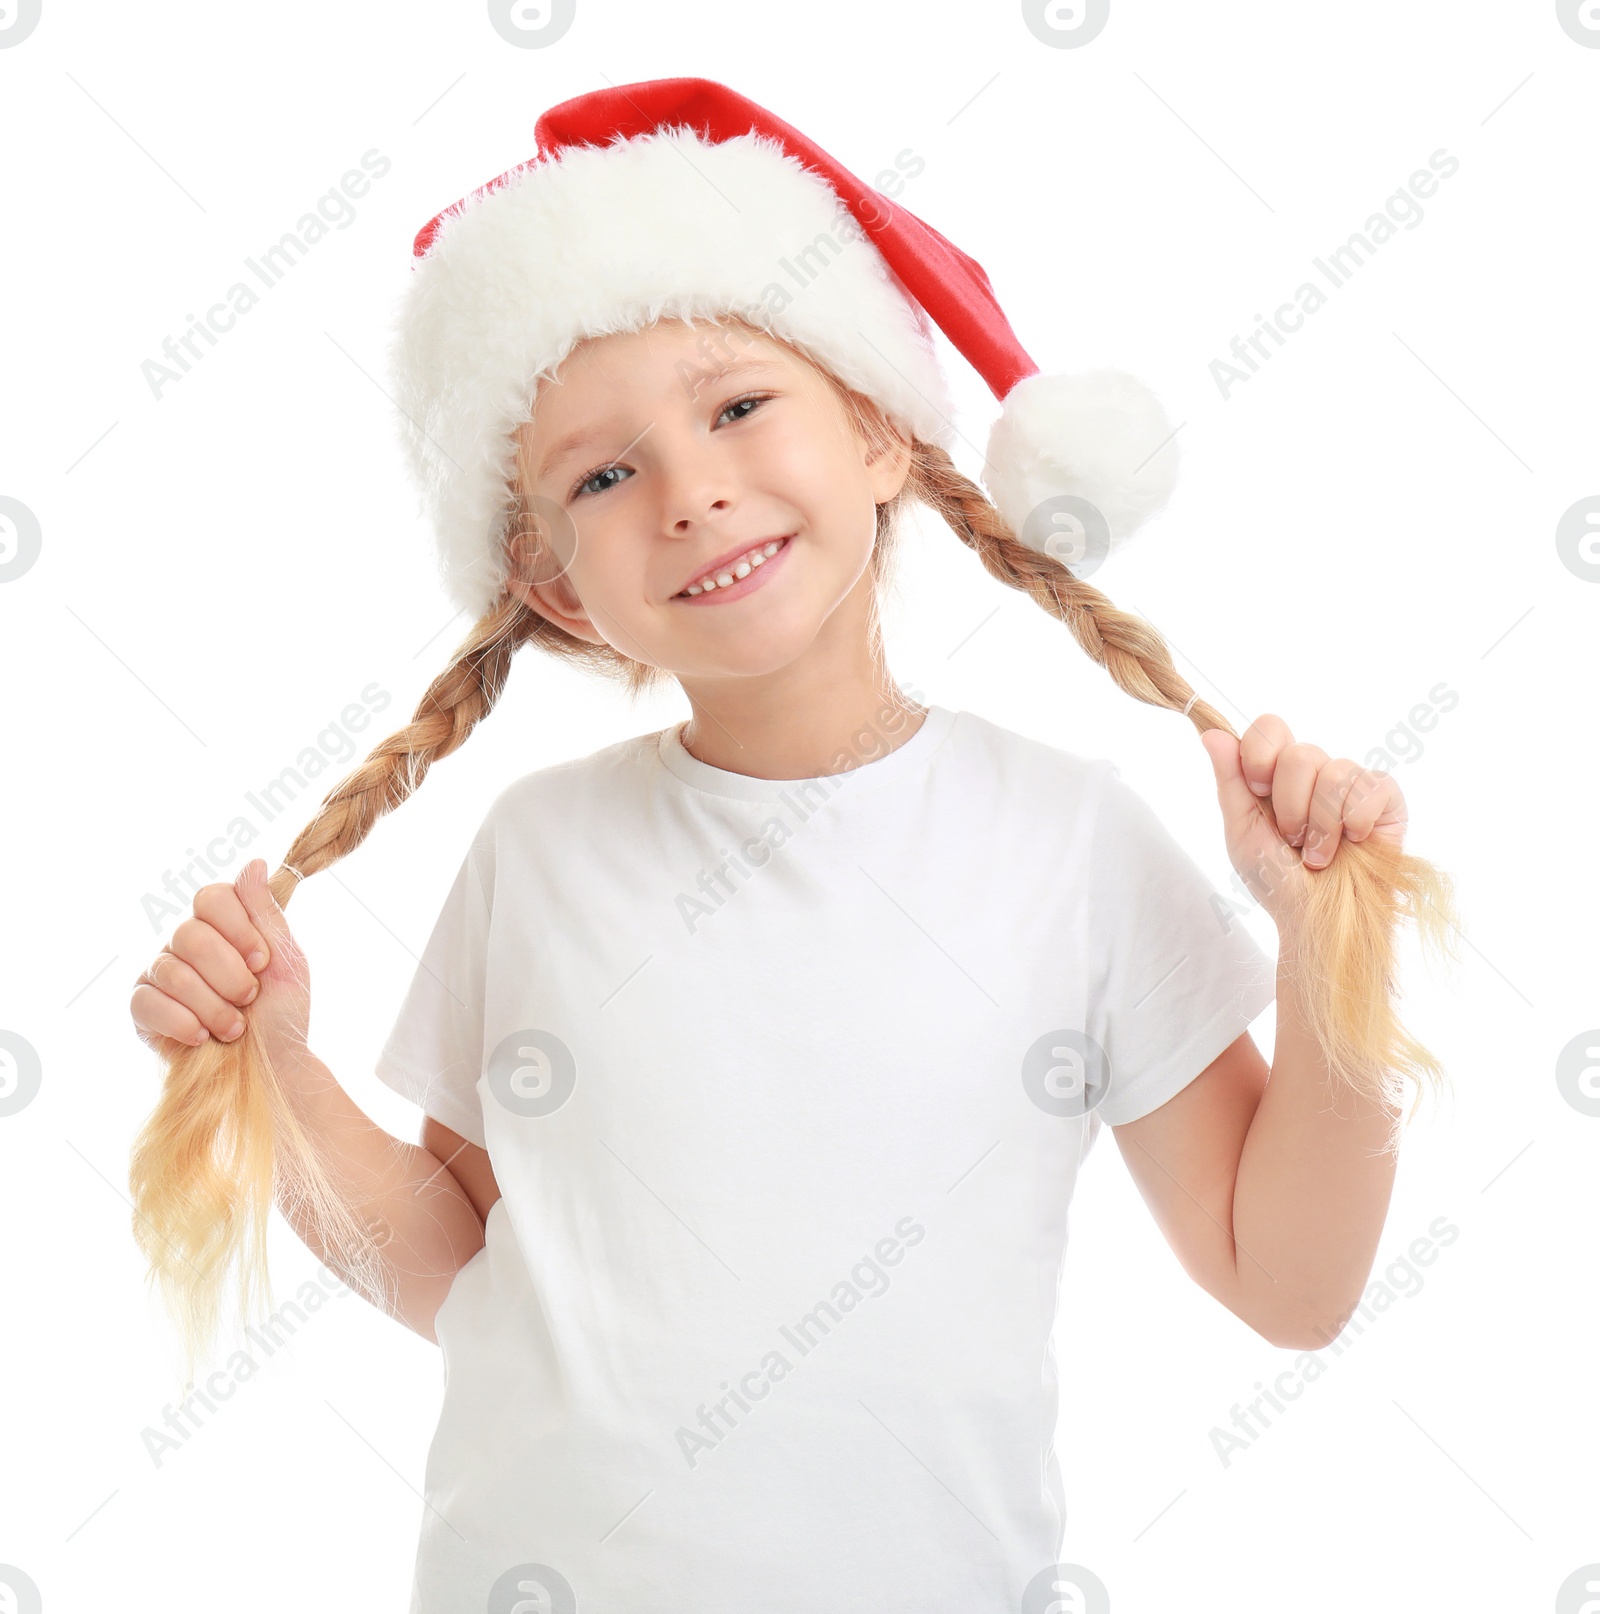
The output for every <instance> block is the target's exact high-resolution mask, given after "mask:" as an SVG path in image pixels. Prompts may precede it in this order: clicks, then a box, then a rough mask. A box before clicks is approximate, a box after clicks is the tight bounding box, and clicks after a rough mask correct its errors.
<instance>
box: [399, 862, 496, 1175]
mask: <svg viewBox="0 0 1600 1614" xmlns="http://www.w3.org/2000/svg"><path fill="white" fill-rule="evenodd" d="M488 942H489V900H488V897H487V896H486V895H485V893H484V887H483V881H482V875H481V873H480V868H479V846H478V843H477V842H476V841H475V842H474V844H473V846H472V848H471V850H470V851H468V853H467V855H466V857H465V858H464V859H463V860H462V864H461V867H460V869H459V871H458V872H457V874H456V878H455V883H454V884H453V885H452V886H451V887H450V893H449V895H448V896H447V897H446V898H445V899H444V906H443V908H441V909H440V912H439V917H438V918H437V919H436V920H435V921H434V926H433V933H432V934H431V935H430V936H429V937H428V940H427V943H426V945H425V946H424V948H423V952H422V958H421V960H420V962H419V963H418V965H417V970H416V974H415V975H413V976H412V978H411V985H410V987H409V988H408V989H407V991H406V995H405V998H404V999H403V1001H402V1002H401V1005H400V1012H399V1014H398V1016H397V1017H396V1019H395V1023H394V1029H393V1030H392V1031H391V1032H390V1033H389V1040H388V1041H387V1042H386V1043H385V1044H384V1045H383V1049H382V1051H381V1052H380V1053H379V1055H378V1063H377V1067H376V1074H377V1077H378V1080H379V1081H381V1082H383V1083H384V1084H385V1085H386V1086H389V1087H392V1088H393V1089H394V1090H395V1091H396V1092H397V1093H403V1094H404V1095H405V1096H406V1097H407V1098H409V1099H410V1100H411V1101H412V1102H413V1103H414V1104H416V1105H418V1106H419V1107H420V1108H421V1109H422V1110H423V1111H424V1112H425V1113H426V1114H428V1115H431V1116H432V1117H433V1118H434V1119H435V1120H436V1121H442V1122H443V1123H444V1124H445V1125H446V1126H447V1127H449V1128H450V1129H451V1131H453V1132H459V1133H460V1134H461V1136H462V1137H464V1138H467V1139H469V1140H470V1141H471V1142H473V1143H475V1144H477V1145H478V1147H479V1148H480V1149H481V1148H484V1147H486V1144H485V1141H484V1130H483V1105H482V1102H481V1101H480V1099H479V1098H478V1092H477V1087H478V1076H479V1074H480V1072H481V1070H482V1066H483V1011H484V981H485V969H486V957H487V952H488Z"/></svg>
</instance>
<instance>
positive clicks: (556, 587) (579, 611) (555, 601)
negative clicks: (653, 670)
mask: <svg viewBox="0 0 1600 1614" xmlns="http://www.w3.org/2000/svg"><path fill="white" fill-rule="evenodd" d="M539 553H540V554H542V555H543V557H544V558H543V559H542V560H541V561H539V562H537V563H534V562H530V561H529V560H528V559H527V541H526V539H525V538H523V539H521V540H514V541H513V542H512V544H511V567H510V572H509V574H508V576H507V578H506V592H507V593H508V594H510V595H511V596H512V597H513V598H514V599H518V600H521V601H522V603H523V604H524V605H526V606H527V607H528V609H529V610H530V611H537V612H538V613H539V615H540V616H542V617H544V618H545V619H546V620H547V621H550V622H553V623H555V625H556V626H557V627H558V628H564V629H565V630H566V631H567V632H568V633H570V634H571V635H572V636H573V638H575V639H584V640H586V641H587V642H588V643H590V644H605V643H606V642H607V641H606V639H605V637H604V635H602V634H600V633H598V632H597V631H596V630H595V625H594V623H593V622H592V621H591V620H590V618H589V613H588V612H587V611H585V610H584V608H583V601H582V600H580V599H579V598H578V591H577V590H576V589H575V588H574V587H573V586H572V580H571V579H570V578H569V577H568V576H567V574H566V573H565V572H561V573H560V574H559V575H558V576H556V577H554V578H550V577H549V573H550V570H551V567H552V562H551V560H550V558H549V554H548V551H544V550H540V551H539ZM547 578H548V579H549V580H548V581H545V579H547Z"/></svg>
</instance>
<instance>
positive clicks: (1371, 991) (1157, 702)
mask: <svg viewBox="0 0 1600 1614" xmlns="http://www.w3.org/2000/svg"><path fill="white" fill-rule="evenodd" d="M909 483H910V486H911V488H912V489H913V490H914V492H915V493H916V495H917V496H918V497H919V498H921V499H922V500H923V501H924V502H925V503H926V504H928V505H930V506H931V507H932V508H933V509H935V510H937V511H938V512H939V514H940V515H941V516H943V518H944V519H945V521H946V522H947V523H948V524H949V526H950V528H951V530H952V531H953V532H954V533H955V534H956V536H957V537H958V538H959V539H960V540H961V541H962V543H964V544H966V545H967V547H968V548H969V549H971V550H973V551H974V552H975V553H976V554H977V556H978V559H979V560H980V561H982V562H983V565H984V569H985V570H986V571H988V572H989V574H990V575H991V576H992V577H996V578H998V579H999V580H1000V581H1001V582H1002V583H1006V584H1008V585H1009V586H1010V587H1012V588H1014V589H1017V590H1019V591H1020V592H1021V593H1024V594H1026V595H1027V596H1028V597H1029V598H1030V599H1031V600H1032V601H1033V602H1034V603H1035V604H1036V605H1038V606H1039V607H1040V608H1041V609H1042V610H1045V611H1048V612H1049V613H1050V615H1051V616H1053V617H1055V618H1056V619H1057V620H1058V621H1061V622H1064V623H1065V624H1066V625H1067V626H1068V627H1069V628H1070V629H1071V630H1072V634H1073V637H1074V638H1075V639H1076V640H1077V641H1078V643H1079V644H1080V645H1082V646H1083V648H1084V651H1085V652H1086V653H1087V654H1088V656H1089V658H1090V659H1091V660H1092V661H1095V662H1097V663H1098V664H1099V665H1100V666H1102V667H1104V668H1105V669H1106V671H1107V672H1108V673H1110V674H1111V676H1112V677H1113V678H1114V679H1115V680H1116V682H1117V684H1118V686H1119V687H1120V688H1122V689H1124V690H1126V691H1127V693H1128V694H1130V695H1132V696H1133V697H1134V699H1135V700H1140V701H1144V702H1146V703H1147V704H1148V705H1151V706H1162V707H1166V708H1168V709H1170V710H1172V711H1176V712H1179V713H1181V714H1183V715H1184V716H1186V717H1188V719H1189V721H1190V722H1191V723H1193V724H1194V726H1195V729H1196V731H1197V732H1198V733H1201V734H1204V733H1205V732H1206V731H1207V730H1208V729H1223V730H1225V731H1226V732H1227V733H1228V734H1230V735H1233V737H1234V738H1235V739H1237V738H1238V735H1237V734H1235V733H1234V730H1233V728H1232V726H1231V725H1230V724H1229V723H1228V721H1227V719H1226V718H1225V717H1223V715H1222V714H1221V713H1220V712H1219V711H1217V709H1216V708H1215V707H1214V706H1211V705H1208V704H1207V703H1206V702H1205V701H1203V700H1201V699H1200V698H1199V697H1198V696H1197V695H1196V694H1195V692H1194V690H1193V689H1192V688H1191V686H1190V685H1189V684H1188V683H1186V682H1185V680H1184V679H1183V677H1182V676H1181V675H1180V674H1179V672H1178V671H1177V669H1176V668H1175V667H1174V666H1173V664H1172V656H1171V654H1170V652H1169V651H1168V650H1167V645H1166V641H1165V640H1164V639H1163V638H1162V637H1161V635H1160V634H1159V633H1157V632H1156V630H1155V629H1154V628H1153V627H1151V626H1150V624H1149V623H1148V622H1145V621H1143V620H1141V619H1140V618H1139V617H1136V616H1132V615H1130V614H1129V613H1128V612H1126V611H1123V610H1119V609H1118V608H1117V607H1116V606H1115V605H1113V604H1112V603H1111V601H1110V600H1109V599H1107V598H1106V596H1105V595H1104V594H1102V593H1101V592H1100V591H1099V589H1097V588H1092V587H1090V585H1089V584H1088V583H1085V582H1084V581H1083V580H1082V579H1081V578H1078V577H1074V576H1073V574H1072V573H1071V572H1070V571H1068V570H1067V568H1066V567H1065V566H1064V565H1062V564H1061V563H1060V562H1058V561H1056V560H1054V559H1052V558H1051V557H1050V556H1049V555H1046V554H1043V553H1041V552H1040V551H1039V550H1037V549H1034V548H1033V547H1032V546H1031V545H1028V544H1025V543H1023V542H1022V540H1021V539H1020V538H1018V537H1017V535H1016V534H1015V533H1014V532H1013V531H1012V530H1011V528H1010V527H1009V526H1008V525H1007V524H1006V521H1005V519H1004V518H1003V517H1002V516H1001V514H1000V512H999V511H998V510H996V509H995V507H994V506H993V505H992V504H991V503H990V502H989V500H988V499H987V498H985V496H984V494H983V492H982V490H981V489H980V488H979V487H978V486H977V484H976V483H974V482H971V481H969V480H968V479H967V478H966V477H964V476H963V475H962V474H961V473H960V472H959V471H958V470H957V469H956V468H955V466H954V465H953V464H952V463H951V460H950V456H949V455H948V454H947V453H945V451H944V450H943V449H942V448H938V447H936V446H935V445H933V444H930V443H923V442H918V443H916V444H915V445H914V449H913V458H912V468H911V476H910V478H909ZM1260 806H1261V808H1262V810H1263V811H1264V812H1266V813H1267V814H1268V816H1269V817H1270V816H1271V813H1272V803H1271V798H1270V797H1263V798H1261V801H1260ZM1260 873H1261V876H1262V878H1263V880H1264V881H1266V882H1267V883H1268V885H1269V887H1270V882H1271V879H1272V878H1273V876H1272V873H1271V871H1270V870H1262V871H1260ZM1453 892H1454V887H1453V884H1452V882H1451V880H1450V877H1449V876H1448V875H1447V874H1445V873H1444V872H1442V871H1441V870H1439V869H1436V868H1434V867H1433V865H1432V864H1430V863H1427V862H1425V861H1424V860H1423V859H1422V858H1419V857H1413V856H1412V855H1411V854H1409V853H1407V852H1402V851H1400V850H1398V849H1397V848H1396V847H1395V846H1394V844H1393V843H1392V842H1388V841H1383V840H1380V839H1378V838H1377V837H1375V836H1368V837H1367V838H1366V839H1365V840H1363V841H1349V842H1345V843H1344V844H1342V845H1341V846H1340V848H1339V855H1338V857H1337V858H1335V859H1334V861H1333V862H1331V863H1330V864H1328V865H1327V867H1326V868H1324V869H1320V870H1318V871H1317V872H1316V874H1315V876H1314V878H1313V879H1312V882H1311V885H1310V887H1309V894H1308V897H1307V900H1306V906H1305V912H1304V915H1303V922H1302V923H1301V924H1300V925H1298V926H1297V927H1296V931H1297V942H1298V945H1297V947H1296V948H1295V950H1294V951H1293V952H1292V953H1287V952H1284V951H1283V950H1282V949H1280V964H1281V967H1283V968H1286V969H1287V970H1288V971H1290V972H1291V973H1292V974H1293V976H1294V977H1295V979H1296V981H1297V983H1298V984H1299V985H1300V986H1301V989H1302V1000H1303V1002H1304V1005H1305V1010H1306V1016H1307V1020H1308V1023H1309V1026H1310V1030H1311V1032H1312V1034H1313V1035H1314V1036H1315V1037H1316V1039H1317V1041H1318V1042H1319V1044H1320V1045H1321V1047H1322V1049H1323V1053H1324V1056H1325V1058H1326V1060H1327V1063H1328V1066H1329V1070H1330V1073H1331V1075H1332V1077H1333V1079H1334V1082H1335V1085H1336V1086H1339V1087H1343V1088H1344V1089H1346V1090H1348V1091H1351V1092H1353V1093H1354V1094H1355V1095H1356V1096H1357V1097H1358V1099H1360V1100H1363V1101H1366V1102H1370V1103H1375V1104H1379V1105H1382V1106H1384V1107H1386V1108H1389V1109H1392V1110H1396V1111H1397V1110H1398V1106H1399V1104H1400V1102H1401V1101H1402V1100H1403V1098H1404V1094H1405V1082H1406V1079H1407V1078H1409V1079H1410V1080H1412V1081H1414V1082H1415V1083H1416V1086H1417V1094H1416V1099H1417V1102H1420V1100H1421V1096H1422V1089H1423V1087H1424V1086H1428V1087H1431V1088H1433V1089H1434V1090H1435V1091H1437V1090H1439V1089H1441V1088H1442V1087H1443V1086H1444V1081H1445V1078H1444V1071H1443V1069H1442V1067H1441V1066H1440V1065H1439V1062H1438V1061H1437V1060H1436V1059H1435V1058H1434V1057H1433V1055H1432V1054H1430V1053H1429V1052H1428V1050H1427V1049H1426V1048H1424V1047H1423V1046H1422V1044H1421V1043H1419V1042H1417V1041H1416V1039H1415V1038H1413V1037H1412V1036H1411V1034H1410V1033H1409V1032H1408V1031H1407V1030H1406V1029H1405V1027H1404V1026H1403V1025H1401V1023H1400V1021H1399V1019H1398V1018H1397V1017H1396V1015H1395V1012H1394V1008H1393V1004H1392V1001H1391V999H1392V996H1393V993H1394V990H1395V985H1396V980H1397V973H1398V972H1397V967H1396V965H1397V957H1396V947H1395V934H1394V933H1395V929H1396V927H1397V925H1398V923H1399V922H1400V921H1401V920H1402V919H1408V918H1409V919H1410V920H1412V921H1413V922H1414V923H1415V924H1416V926H1417V928H1418V932H1419V934H1420V935H1421V937H1422V939H1423V941H1424V942H1425V943H1426V944H1427V945H1428V946H1430V947H1431V948H1432V949H1433V950H1434V952H1435V954H1436V955H1437V956H1440V957H1453V956H1455V955H1454V951H1453V936H1452V932H1454V933H1459V930H1460V925H1459V922H1458V918H1457V916H1456V913H1455V908H1454V896H1453ZM1415 1109H1416V1104H1415V1103H1413V1105H1412V1113H1413V1114H1414V1113H1415ZM1399 1135H1400V1120H1399V1116H1398V1113H1396V1114H1395V1116H1394V1119H1393V1125H1392V1128H1391V1131H1390V1135H1389V1147H1390V1148H1391V1149H1394V1148H1395V1147H1397V1146H1398V1141H1399Z"/></svg>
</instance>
